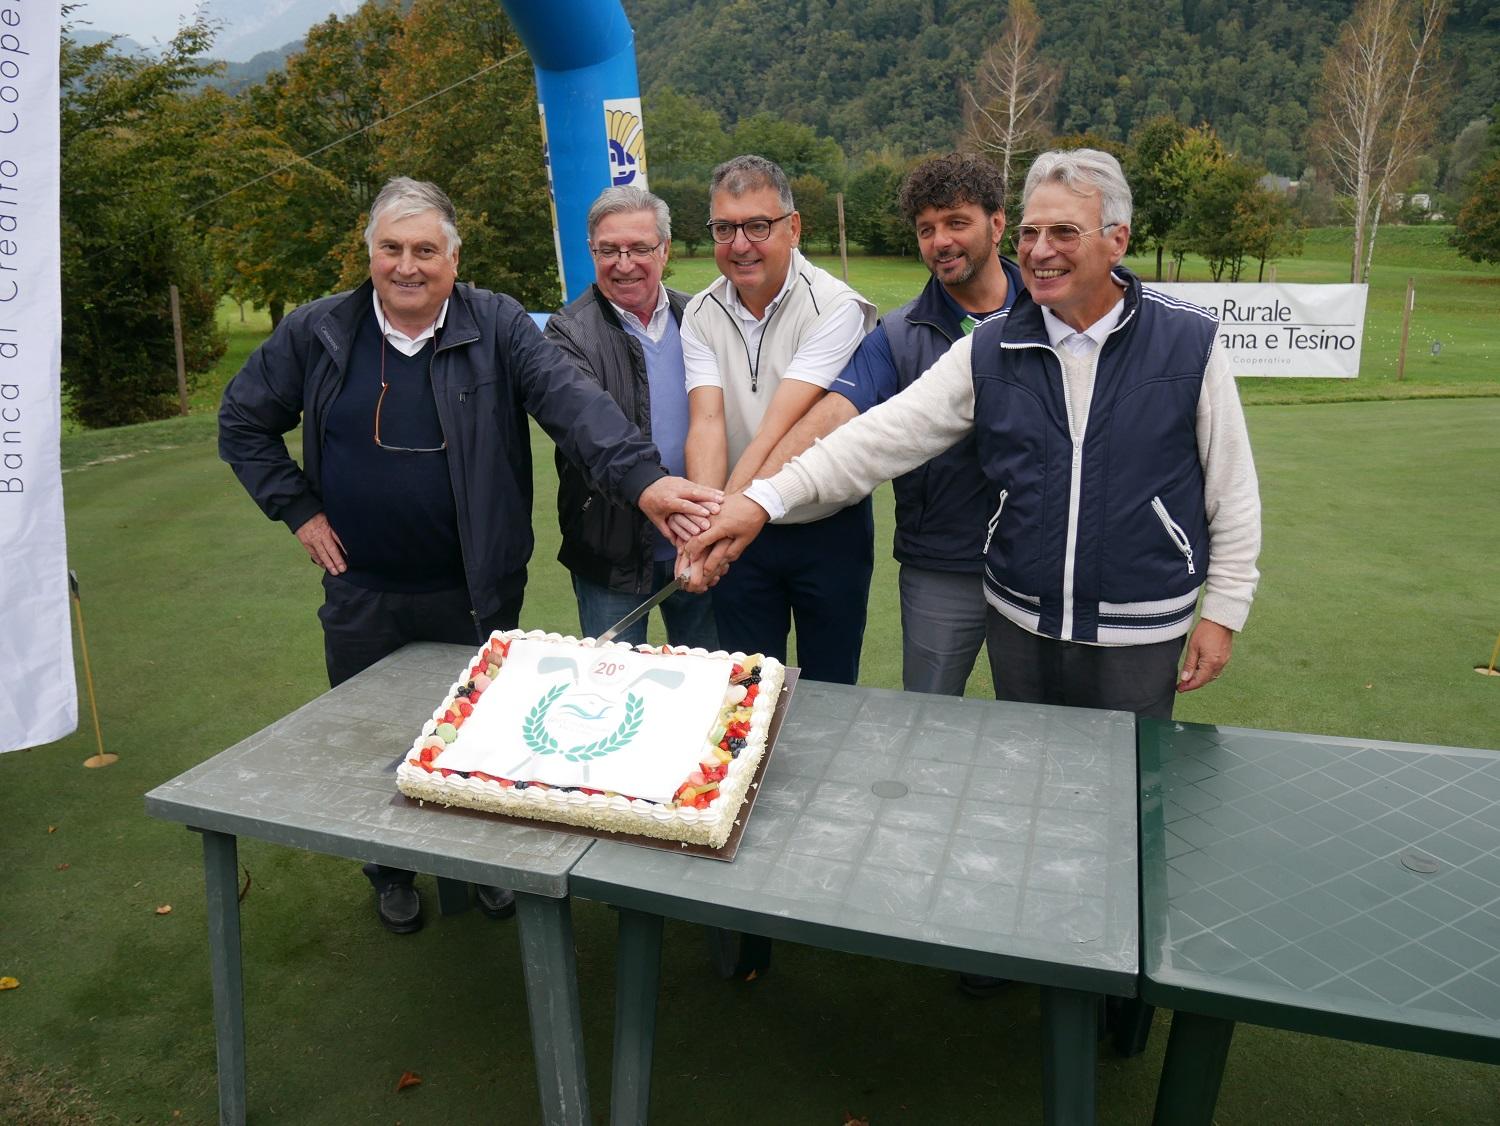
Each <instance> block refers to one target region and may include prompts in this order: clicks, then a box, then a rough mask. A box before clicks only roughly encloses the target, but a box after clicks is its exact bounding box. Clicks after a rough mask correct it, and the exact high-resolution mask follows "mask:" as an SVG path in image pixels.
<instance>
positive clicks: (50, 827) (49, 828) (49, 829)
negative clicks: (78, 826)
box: [47, 825, 57, 833]
mask: <svg viewBox="0 0 1500 1126" xmlns="http://www.w3.org/2000/svg"><path fill="white" fill-rule="evenodd" d="M47 832H49V833H55V832H57V826H56V825H48V826H47Z"/></svg>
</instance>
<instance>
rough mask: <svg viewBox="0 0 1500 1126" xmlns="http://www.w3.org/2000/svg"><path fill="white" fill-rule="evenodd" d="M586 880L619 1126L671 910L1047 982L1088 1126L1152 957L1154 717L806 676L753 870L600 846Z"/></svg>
mask: <svg viewBox="0 0 1500 1126" xmlns="http://www.w3.org/2000/svg"><path fill="white" fill-rule="evenodd" d="M570 882H571V885H572V891H573V894H575V895H579V896H583V897H585V898H590V899H596V900H600V901H603V902H605V903H609V904H613V905H615V906H617V907H619V908H620V922H619V926H620V940H619V948H618V955H617V957H618V976H617V979H616V1002H615V1003H616V1024H615V1045H614V1074H613V1086H612V1098H611V1103H610V1110H611V1121H612V1122H614V1123H616V1124H625V1123H640V1122H644V1121H645V1120H646V1116H647V1110H648V1107H649V1102H650V1082H651V1060H652V1050H653V1036H654V1030H655V1020H656V993H657V985H658V977H659V973H660V957H661V934H662V919H663V917H664V916H670V917H672V918H676V919H684V920H687V921H689V922H697V923H704V924H707V925H709V926H715V927H727V928H733V929H736V930H741V931H748V932H750V933H754V934H763V935H768V936H770V937H773V938H784V939H792V940H794V941H798V942H805V943H811V944H814V945H819V946H825V947H830V948H833V949H837V950H843V951H849V952H853V953H859V954H870V955H875V956H877V957H881V958H891V959H896V960H900V961H906V962H913V963H917V964H921V965H927V966H935V967H941V968H945V969H950V970H959V971H964V972H970V973H979V974H990V975H994V976H997V977H1005V978H1012V979H1017V980H1021V981H1028V982H1035V983H1037V984H1040V985H1041V986H1042V1008H1043V1036H1044V1056H1043V1058H1044V1071H1045V1074H1044V1077H1043V1083H1044V1090H1045V1106H1046V1117H1047V1121H1048V1122H1059V1123H1060V1122H1069V1123H1072V1122H1089V1121H1092V1120H1093V1116H1094V1069H1095V1062H1096V1056H1097V1027H1098V1025H1097V1019H1098V1007H1099V1004H1098V998H1099V996H1101V995H1115V996H1126V997H1128V996H1134V995H1135V992H1136V985H1137V972H1138V968H1139V963H1138V943H1137V922H1138V919H1137V868H1136V793H1135V754H1134V724H1133V718H1132V717H1131V716H1130V715H1128V714H1126V713H1123V712H1100V711H1084V710H1080V709H1072V708H1051V707H1034V706H1025V705H1017V704H996V703H989V702H984V701H979V700H960V699H953V698H950V697H944V696H917V695H908V694H903V693H899V692H889V691H882V690H879V689H869V688H850V687H844V686H840V685H831V684H821V683H817V682H814V681H807V680H803V681H801V682H799V684H798V685H797V690H796V693H795V695H794V697H793V700H792V704H791V707H790V709H789V713H788V715H787V718H786V722H785V724H784V726H783V728H782V732H781V735H780V738H779V740H778V742H777V745H776V748H775V752H774V754H773V755H772V758H771V760H770V765H769V767H768V769H767V770H766V772H765V775H764V778H763V780H762V782H761V785H760V791H759V795H758V798H757V800H756V804H755V808H754V812H753V815H752V816H751V819H750V821H749V824H748V825H747V826H746V830H745V835H744V839H743V840H742V842H741V844H740V848H739V853H738V855H737V857H736V859H735V860H734V862H733V863H731V864H726V863H724V862H722V861H718V860H713V859H707V858H701V857H694V856H690V855H683V854H680V853H672V852H654V851H646V850H642V849H639V848H635V847H632V846H629V845H624V844H619V843H613V842H608V841H600V842H598V843H596V844H595V845H594V847H593V848H592V849H590V850H589V852H588V854H587V855H585V856H584V857H583V859H582V860H580V861H579V863H578V864H577V865H576V866H575V867H574V869H573V872H572V875H571V877H570Z"/></svg>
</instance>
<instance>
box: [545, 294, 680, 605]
mask: <svg viewBox="0 0 1500 1126" xmlns="http://www.w3.org/2000/svg"><path fill="white" fill-rule="evenodd" d="M688 296H689V295H688V294H686V293H680V292H678V291H677V290H675V289H670V288H669V289H668V290H667V307H668V309H669V311H670V313H671V316H672V319H673V320H674V321H676V322H677V323H678V324H679V325H680V324H681V323H682V309H683V306H684V305H686V304H687V301H688ZM546 336H547V338H548V339H549V340H551V341H552V342H553V343H555V344H556V345H557V346H558V348H560V349H561V350H562V351H563V353H564V354H565V355H566V356H567V357H568V358H569V359H570V360H572V361H573V366H574V367H576V368H577V369H578V370H579V371H580V372H581V373H583V375H584V376H585V377H586V378H588V379H590V380H592V381H593V382H594V383H597V384H598V385H599V386H601V387H603V388H604V390H605V391H607V392H608V393H609V396H610V398H612V399H614V401H615V402H616V403H618V404H619V406H620V409H621V410H622V411H623V412H624V413H625V417H626V418H628V419H630V420H631V421H632V422H634V423H635V424H636V426H638V427H639V428H640V431H641V433H642V434H644V435H645V436H646V437H647V438H650V437H651V385H650V381H649V378H648V376H647V374H646V353H645V349H643V348H642V347H641V342H640V341H639V340H637V339H636V338H635V337H634V336H632V335H631V334H630V332H629V330H628V329H626V328H625V326H624V325H622V324H621V323H620V317H619V314H617V313H616V312H615V310H614V307H613V306H612V305H610V303H609V299H608V298H606V297H605V296H604V294H603V293H602V292H600V289H599V287H598V286H597V285H591V286H589V288H588V291H587V292H585V293H583V294H581V295H580V296H579V297H578V298H577V299H576V300H574V301H572V302H571V303H569V304H568V305H567V306H566V307H565V308H564V309H563V310H562V311H561V312H560V313H558V314H557V315H556V316H554V317H552V318H551V319H549V320H548V321H547V330H546ZM556 457H557V522H558V526H559V527H560V528H561V529H562V546H561V547H560V548H559V549H558V552H557V559H558V562H559V563H561V564H562V565H563V566H564V567H566V568H567V569H568V570H569V571H571V572H573V573H574V574H575V575H577V576H578V577H579V578H582V579H586V580H587V581H588V582H591V583H596V584H598V585H599V586H604V587H608V588H609V589H610V590H618V591H625V592H628V593H631V594H640V595H645V594H649V593H650V591H651V586H652V582H651V570H652V566H651V565H652V554H653V552H654V551H655V546H656V540H655V527H654V525H652V523H651V521H650V520H648V519H646V517H645V516H644V515H642V513H641V512H640V510H639V509H636V508H625V507H622V506H621V505H618V504H613V503H611V502H610V500H609V498H608V497H607V496H605V495H604V493H603V492H602V491H601V490H599V489H598V488H596V487H595V486H594V485H593V484H592V482H590V480H589V478H588V475H587V474H585V473H584V472H583V471H582V470H580V469H579V468H578V466H576V465H575V464H573V462H571V461H570V460H568V458H567V457H565V456H564V455H563V452H562V451H561V450H558V451H557V455H556Z"/></svg>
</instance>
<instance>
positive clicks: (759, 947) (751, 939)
mask: <svg viewBox="0 0 1500 1126" xmlns="http://www.w3.org/2000/svg"><path fill="white" fill-rule="evenodd" d="M770 972H771V940H770V939H769V938H767V937H765V935H760V934H742V935H740V958H739V961H738V962H736V963H735V967H734V976H735V977H737V978H739V979H740V980H741V981H759V980H760V979H761V978H763V977H765V976H766V974H768V973H770Z"/></svg>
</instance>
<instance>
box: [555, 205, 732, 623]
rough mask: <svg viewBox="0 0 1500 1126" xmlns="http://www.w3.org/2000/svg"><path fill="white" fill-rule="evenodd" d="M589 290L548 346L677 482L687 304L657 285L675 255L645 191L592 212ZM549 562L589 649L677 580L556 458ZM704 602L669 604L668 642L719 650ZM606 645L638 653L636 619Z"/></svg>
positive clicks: (639, 532)
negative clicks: (557, 535) (554, 561)
mask: <svg viewBox="0 0 1500 1126" xmlns="http://www.w3.org/2000/svg"><path fill="white" fill-rule="evenodd" d="M588 232H589V249H590V250H591V251H592V252H593V255H594V284H593V285H591V286H590V287H589V288H588V291H587V292H585V293H583V294H582V295H581V296H579V297H578V298H577V299H576V300H575V301H573V302H571V303H570V304H569V305H568V306H567V307H566V308H564V309H563V310H562V312H560V313H558V314H557V315H556V316H554V317H552V318H551V319H550V320H549V321H548V322H547V329H546V336H547V339H549V340H551V341H552V342H553V343H554V344H556V345H557V346H558V347H559V348H560V349H562V351H563V353H564V354H565V355H566V356H567V357H568V358H569V359H570V360H572V361H573V366H574V367H576V368H577V369H578V370H579V371H580V372H582V373H583V374H584V375H585V376H587V377H588V378H589V379H591V380H593V381H594V382H595V383H597V384H599V386H601V387H603V388H604V390H605V391H607V392H609V395H610V397H611V398H612V399H614V401H615V402H616V403H618V404H619V405H620V409H621V410H622V411H624V412H625V416H626V417H627V418H629V419H630V420H631V421H632V422H634V423H635V424H636V425H637V426H638V427H640V430H641V433H642V434H644V435H645V436H646V437H647V438H649V439H650V440H651V441H652V442H653V443H655V445H656V448H657V449H658V450H660V451H661V458H662V464H663V465H665V466H666V467H667V470H668V472H670V473H675V474H678V475H681V474H682V472H683V469H684V461H683V446H684V444H685V443H686V441H687V431H688V398H687V381H686V374H685V372H684V368H683V361H682V335H681V332H680V326H681V324H682V309H683V306H684V305H686V304H687V300H688V295H687V294H686V293H681V292H679V291H677V290H675V289H668V288H667V287H666V286H664V285H662V281H661V276H662V270H663V268H664V267H665V266H666V264H667V259H668V257H669V256H670V255H671V253H672V216H671V212H670V211H668V209H667V205H666V203H665V201H663V200H662V199H660V198H658V197H657V196H655V195H652V194H651V193H650V192H649V191H647V190H646V189H645V188H639V187H624V188H605V189H604V191H603V192H602V193H601V194H600V196H599V198H598V199H596V200H595V201H594V203H593V206H591V207H590V208H589V214H588ZM557 477H558V487H557V519H558V523H559V525H560V526H561V528H562V547H561V548H560V549H559V550H558V553H557V558H558V561H559V562H560V563H562V565H563V566H564V567H566V568H567V569H568V571H569V572H570V573H571V574H572V576H573V593H574V595H575V596H576V597H577V599H578V622H579V626H580V628H581V630H582V632H581V633H580V635H579V636H581V637H598V636H599V635H600V634H601V633H603V632H604V631H605V630H607V629H608V628H609V627H610V626H612V625H614V624H615V623H616V622H617V621H619V620H620V619H621V618H623V617H624V616H625V615H626V614H628V613H630V611H632V610H634V609H635V608H636V607H637V606H638V605H640V604H641V602H642V601H644V600H645V599H646V598H648V597H649V596H651V595H653V594H655V593H656V592H657V591H658V590H660V589H661V588H662V587H664V586H665V585H666V584H667V583H669V582H671V581H672V579H673V578H674V575H673V572H672V565H673V563H674V562H675V560H676V559H677V549H676V547H675V546H674V545H673V544H672V542H671V541H670V540H668V539H667V538H666V537H665V536H663V535H662V534H661V533H660V532H659V531H657V530H656V529H655V528H654V527H652V525H651V521H650V520H648V519H646V517H645V515H644V514H642V513H640V512H636V511H633V510H630V509H625V508H621V507H620V506H618V505H615V504H612V503H611V502H610V500H609V497H608V496H606V495H604V494H603V493H602V492H600V491H599V490H598V489H597V488H595V487H594V486H593V485H592V484H591V483H590V481H589V478H588V476H587V474H585V473H584V471H583V470H582V469H580V468H579V467H578V466H577V465H575V464H574V463H573V462H572V461H570V460H568V458H567V457H565V456H564V455H563V452H562V451H561V450H558V451H557ZM709 597H710V596H709V595H707V594H686V593H682V592H679V593H677V594H674V595H672V596H671V597H670V598H668V599H667V600H666V601H665V602H663V603H662V605H661V616H662V621H663V622H664V623H665V624H666V627H667V640H668V641H669V642H671V643H672V644H673V645H686V646H688V647H689V648H703V649H710V650H713V649H717V648H718V647H719V639H718V632H717V631H716V630H715V629H714V616H713V606H712V604H711V603H710V601H709ZM615 640H617V641H623V642H626V643H628V644H630V645H640V644H642V643H643V642H644V641H645V640H646V619H645V618H642V619H641V620H640V621H638V622H636V623H635V625H633V626H631V627H630V628H629V629H628V630H626V631H625V632H624V633H622V634H620V635H619V636H618V637H617V638H616V639H615Z"/></svg>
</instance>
